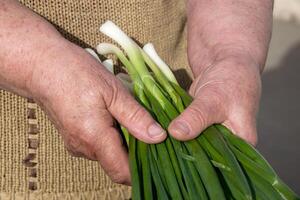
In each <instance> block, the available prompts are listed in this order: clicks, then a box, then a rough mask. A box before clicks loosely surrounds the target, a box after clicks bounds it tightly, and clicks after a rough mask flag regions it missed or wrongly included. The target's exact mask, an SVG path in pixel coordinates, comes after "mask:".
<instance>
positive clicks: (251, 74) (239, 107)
mask: <svg viewBox="0 0 300 200" xmlns="http://www.w3.org/2000/svg"><path fill="white" fill-rule="evenodd" d="M197 63H200V60H199V61H197V60H193V62H192V63H191V64H192V65H197ZM260 91H261V81H260V72H259V69H258V67H257V66H256V64H255V63H254V62H252V60H251V59H250V58H244V57H242V56H240V55H237V56H229V57H225V58H222V59H220V60H216V61H215V62H214V63H212V65H210V66H209V67H207V68H206V69H204V70H203V71H202V72H201V73H200V74H199V75H198V76H197V77H196V79H195V80H194V82H193V83H192V86H191V88H190V94H191V95H192V96H193V97H194V101H193V102H192V104H191V105H190V106H189V107H188V108H187V109H186V110H185V111H184V112H183V113H182V114H181V115H180V116H179V117H177V118H176V119H175V120H174V121H173V122H172V123H171V124H170V126H169V131H170V133H171V134H172V135H173V136H174V137H175V138H177V139H180V140H188V139H192V138H195V137H197V136H198V135H199V134H200V133H201V132H202V131H203V130H204V129H205V128H207V127H208V126H210V125H212V124H214V123H222V124H224V125H225V126H226V127H228V128H229V129H231V130H232V131H233V132H234V133H235V134H237V135H238V136H240V137H242V138H244V139H245V140H247V141H248V142H250V143H252V144H255V143H256V141H257V137H256V113H257V110H258V104H259V98H260Z"/></svg>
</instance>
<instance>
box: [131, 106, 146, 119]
mask: <svg viewBox="0 0 300 200" xmlns="http://www.w3.org/2000/svg"><path fill="white" fill-rule="evenodd" d="M144 117H145V112H144V109H143V108H142V107H140V106H138V107H136V108H135V109H134V110H133V111H132V112H130V113H129V114H128V118H129V119H130V120H131V121H132V122H137V121H140V120H141V119H143V118H144Z"/></svg>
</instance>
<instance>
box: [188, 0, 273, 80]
mask: <svg viewBox="0 0 300 200" xmlns="http://www.w3.org/2000/svg"><path fill="white" fill-rule="evenodd" d="M272 7H273V1H272V0H251V1H249V0H210V1H206V0H189V1H188V41H189V45H188V51H189V56H190V57H189V59H190V61H192V63H193V60H201V64H200V63H199V65H194V66H191V67H192V70H193V71H194V73H195V76H197V75H198V74H199V73H200V72H201V71H203V69H205V68H206V67H208V66H210V65H211V64H212V63H213V62H215V60H217V59H223V58H224V57H226V56H245V57H248V58H249V59H252V60H253V62H255V63H256V65H257V66H258V67H259V68H260V71H262V70H263V67H264V64H265V60H266V53H267V49H268V45H269V40H270V35H271V27H272Z"/></svg>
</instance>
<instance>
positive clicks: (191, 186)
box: [89, 21, 300, 200]
mask: <svg viewBox="0 0 300 200" xmlns="http://www.w3.org/2000/svg"><path fill="white" fill-rule="evenodd" d="M100 31H101V32H102V33H104V34H105V35H107V36H109V37H110V38H111V39H113V40H114V41H115V42H117V43H118V44H119V45H120V46H121V47H122V48H123V49H124V51H125V52H126V55H125V54H124V53H123V51H122V50H120V49H119V48H118V47H117V46H115V45H113V44H108V43H101V44H99V45H98V46H97V52H98V53H99V54H101V55H106V54H114V55H116V56H117V57H118V59H119V60H120V61H121V63H122V64H123V65H124V67H125V69H126V71H127V72H128V75H129V77H130V80H129V79H126V80H123V83H124V84H125V85H126V86H129V88H131V90H132V93H133V94H134V96H135V98H136V99H137V101H139V103H140V104H141V105H143V106H144V107H145V108H146V109H147V110H148V111H149V112H150V113H151V114H152V116H153V118H154V119H156V120H157V122H158V123H159V124H160V125H161V126H162V127H163V128H164V129H166V130H167V127H168V125H169V123H170V122H171V121H172V120H173V119H174V118H176V117H177V116H178V115H179V114H180V113H181V112H183V110H184V109H185V108H186V107H187V106H188V105H189V104H190V103H191V102H192V98H191V97H190V96H189V95H188V94H187V93H186V91H184V90H183V89H182V88H181V87H180V86H179V85H178V83H177V81H176V79H175V76H174V75H173V73H172V71H171V70H170V69H169V67H168V66H167V64H166V63H165V62H164V61H162V59H161V58H160V57H159V56H158V55H157V53H156V51H155V49H154V48H153V45H152V44H147V45H145V46H144V48H143V49H142V48H140V47H139V46H138V45H137V44H136V43H135V42H134V41H133V40H132V39H131V38H130V37H128V36H127V35H126V34H125V33H124V32H123V31H122V30H121V29H120V28H119V27H118V26H116V25H115V24H114V23H113V22H111V21H107V22H106V23H104V24H103V25H102V26H101V27H100ZM89 51H90V50H89ZM91 53H92V54H94V56H96V55H95V53H94V52H91ZM96 57H97V56H96ZM103 65H105V66H106V67H107V68H108V69H109V70H110V71H112V72H113V69H112V66H113V64H112V61H111V60H106V61H104V62H103ZM149 70H151V71H149ZM121 130H122V132H123V134H124V136H125V138H126V141H127V144H128V149H129V159H130V169H131V177H132V199H133V200H138V199H143V200H144V199H145V200H151V199H161V200H167V199H176V200H177V199H178V200H179V199H190V200H202V199H203V200H205V199H212V200H223V199H236V200H243V199H246V200H251V199H257V200H280V199H287V200H295V199H300V198H299V197H298V196H297V195H296V194H295V193H294V192H293V191H292V190H291V189H290V188H289V187H288V186H287V185H286V184H285V183H283V182H282V180H281V179H280V178H279V177H278V176H277V175H276V173H275V172H274V170H273V169H272V167H271V166H270V165H269V164H268V163H267V161H266V160H265V159H264V158H263V157H262V155H260V154H259V153H258V152H257V151H256V150H255V149H254V148H253V147H252V146H251V145H250V144H248V143H247V142H245V141H244V140H242V139H240V138H239V137H237V136H235V135H233V134H232V133H231V131H230V130H228V129H227V128H225V127H224V126H222V125H220V124H215V125H212V126H210V127H208V128H207V129H206V130H205V131H203V133H201V134H200V135H199V136H198V137H197V138H195V139H193V140H190V141H186V142H181V141H178V140H176V139H174V138H172V136H170V135H169V136H168V137H167V139H166V140H165V141H164V142H162V143H160V144H146V143H144V142H142V141H139V140H137V139H136V138H134V137H133V136H132V135H130V134H129V133H128V131H127V130H126V128H124V127H121Z"/></svg>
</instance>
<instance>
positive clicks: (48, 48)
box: [0, 1, 166, 184]
mask: <svg viewBox="0 0 300 200" xmlns="http://www.w3.org/2000/svg"><path fill="white" fill-rule="evenodd" d="M0 27H1V29H0V47H1V48H0V87H1V88H3V89H6V90H8V91H12V92H15V93H17V94H20V95H22V96H25V97H29V98H33V99H34V100H35V101H36V102H37V103H38V104H39V105H40V106H41V107H42V108H43V109H44V111H46V113H47V114H48V116H49V118H50V119H51V121H52V122H53V124H54V125H55V127H56V128H57V129H58V131H59V133H60V134H61V135H62V137H63V139H64V142H65V145H66V147H67V149H68V150H69V151H71V152H72V154H74V155H78V156H85V157H87V158H89V159H92V160H98V161H99V162H100V164H101V165H102V167H103V168H104V170H105V171H106V173H107V174H108V175H109V176H110V177H111V178H112V180H113V181H115V182H117V183H124V184H130V173H129V165H128V156H127V152H126V149H125V148H124V146H123V144H122V140H121V138H120V133H119V132H118V131H117V130H116V129H115V127H114V119H113V118H115V119H117V120H118V121H119V122H120V123H121V124H123V125H124V126H125V127H126V128H127V129H128V130H129V131H130V132H131V133H132V134H133V135H134V136H135V137H136V138H138V139H140V140H142V141H144V142H147V143H155V142H160V141H162V140H164V139H165V137H166V134H165V131H164V130H163V129H162V128H161V127H160V126H159V125H158V124H157V123H156V122H155V121H154V120H153V119H152V117H151V115H150V114H149V113H148V112H146V110H145V109H144V108H142V107H141V106H140V105H139V104H138V103H137V102H136V101H135V100H134V98H133V97H132V96H131V95H130V94H129V93H128V92H127V90H126V89H124V88H123V86H122V85H121V83H120V82H119V81H118V80H117V79H116V78H115V77H114V76H113V75H112V74H111V73H110V72H108V71H107V70H106V69H105V68H104V67H103V66H102V65H100V64H99V62H98V61H97V60H95V59H94V58H93V57H92V56H90V55H89V54H88V53H87V52H86V51H85V50H83V49H81V48H79V47H77V46H76V45H74V44H72V43H70V42H68V41H67V40H65V39H64V38H63V37H61V35H60V34H59V33H58V32H57V31H56V30H55V29H54V28H53V27H52V26H51V25H50V24H48V23H47V22H46V21H45V20H43V19H42V18H41V17H39V16H37V15H35V14H33V12H31V11H29V10H28V9H26V8H24V7H22V6H20V5H19V3H18V2H16V1H4V2H3V1H1V2H0Z"/></svg>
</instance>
